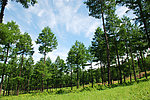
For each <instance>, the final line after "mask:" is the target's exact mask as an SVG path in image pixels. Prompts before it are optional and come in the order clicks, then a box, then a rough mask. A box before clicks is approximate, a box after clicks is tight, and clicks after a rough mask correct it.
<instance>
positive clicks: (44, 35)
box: [0, 0, 150, 95]
mask: <svg viewBox="0 0 150 100" xmlns="http://www.w3.org/2000/svg"><path fill="white" fill-rule="evenodd" d="M85 4H86V5H87V7H88V8H89V15H90V16H93V17H95V18H99V19H100V18H102V24H103V29H102V28H100V27H98V28H97V29H96V30H95V33H94V37H93V39H92V41H91V46H89V47H88V48H87V47H85V45H84V44H83V43H81V42H79V41H76V42H75V44H74V45H73V46H72V47H71V48H70V51H69V52H68V57H67V59H66V61H64V60H63V59H61V58H60V57H59V56H58V57H57V58H56V60H55V62H52V61H51V59H50V57H46V56H47V53H48V52H52V51H53V50H54V49H56V48H57V45H58V43H57V39H56V37H55V35H54V34H53V33H52V31H51V29H50V28H49V27H45V28H44V29H43V30H42V32H41V33H40V34H39V36H38V38H37V40H36V41H35V42H36V44H39V53H41V54H43V58H41V59H40V61H37V62H36V63H34V60H33V58H32V55H33V53H34V50H33V44H32V39H31V37H30V35H29V34H28V33H26V32H25V33H24V34H21V32H20V29H19V26H18V25H17V24H16V23H15V22H14V21H11V22H7V23H6V24H4V23H0V60H1V63H0V76H1V84H0V95H1V92H2V90H3V95H10V93H11V94H17V95H19V93H24V92H30V91H33V90H41V91H43V90H44V89H47V91H50V90H49V89H51V91H52V89H53V88H62V87H71V89H73V86H75V85H76V86H77V88H79V86H80V85H82V86H83V88H84V84H89V83H92V87H93V84H94V83H102V84H106V83H108V85H110V84H113V81H118V83H120V84H122V83H123V81H124V82H126V78H127V77H130V81H133V79H132V76H133V77H134V80H135V81H137V75H139V78H141V77H142V75H141V72H144V74H145V77H146V79H147V76H148V73H147V71H148V70H150V57H149V53H150V51H149V43H150V42H149V31H150V25H149V23H150V17H149V13H150V10H149V9H148V8H149V7H150V6H149V4H150V2H149V1H146V0H142V1H141V0H135V1H133V0H128V1H127V0H122V1H119V0H117V1H115V0H98V1H97V0H87V1H86V2H85ZM117 4H122V5H125V6H127V7H129V8H130V9H132V10H133V11H134V14H135V15H136V16H137V17H136V18H135V19H134V20H131V19H130V18H128V17H126V16H123V18H119V17H118V16H117V14H115V11H116V5H117ZM93 62H96V65H97V66H99V68H97V69H93ZM87 66H90V68H89V69H87V70H85V69H86V67H87Z"/></svg>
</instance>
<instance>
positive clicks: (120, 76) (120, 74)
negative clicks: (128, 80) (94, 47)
mask: <svg viewBox="0 0 150 100" xmlns="http://www.w3.org/2000/svg"><path fill="white" fill-rule="evenodd" d="M114 42H115V48H116V55H117V61H118V66H119V79H120V83H121V84H122V73H121V66H120V61H119V54H118V47H117V42H116V38H114Z"/></svg>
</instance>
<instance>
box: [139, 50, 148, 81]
mask: <svg viewBox="0 0 150 100" xmlns="http://www.w3.org/2000/svg"><path fill="white" fill-rule="evenodd" d="M140 56H141V60H142V66H143V68H144V72H145V77H146V79H147V72H146V68H145V66H144V61H143V56H142V52H141V51H140Z"/></svg>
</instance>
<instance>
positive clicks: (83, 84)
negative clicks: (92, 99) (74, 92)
mask: <svg viewBox="0 0 150 100" xmlns="http://www.w3.org/2000/svg"><path fill="white" fill-rule="evenodd" d="M82 81H83V88H84V71H83V78H82Z"/></svg>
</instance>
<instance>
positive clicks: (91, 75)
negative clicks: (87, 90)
mask: <svg viewBox="0 0 150 100" xmlns="http://www.w3.org/2000/svg"><path fill="white" fill-rule="evenodd" d="M91 76H92V88H93V67H92V62H91Z"/></svg>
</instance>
